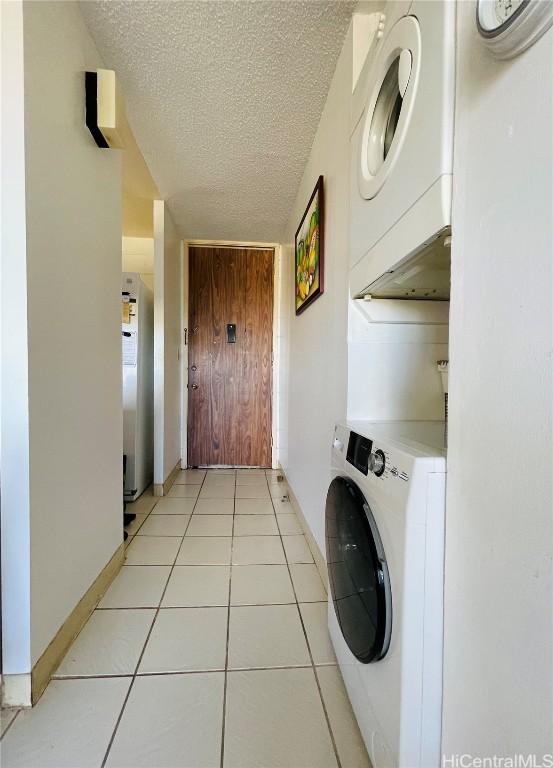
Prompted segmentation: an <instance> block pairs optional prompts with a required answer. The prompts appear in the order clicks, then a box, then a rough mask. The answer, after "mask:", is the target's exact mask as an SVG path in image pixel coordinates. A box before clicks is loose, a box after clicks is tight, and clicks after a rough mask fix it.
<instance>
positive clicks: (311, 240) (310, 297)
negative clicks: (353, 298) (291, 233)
mask: <svg viewBox="0 0 553 768" xmlns="http://www.w3.org/2000/svg"><path fill="white" fill-rule="evenodd" d="M294 281H295V297H296V315H299V314H301V312H303V311H304V309H307V307H308V306H309V305H310V304H312V303H313V302H314V301H315V299H317V298H318V297H319V296H320V295H321V294H322V293H323V292H324V190H323V177H322V176H319V178H318V180H317V183H316V184H315V189H314V190H313V193H312V195H311V197H310V198H309V202H308V203H307V208H306V209H305V213H304V214H303V217H302V220H301V222H300V225H299V227H298V229H297V231H296V239H295V270H294Z"/></svg>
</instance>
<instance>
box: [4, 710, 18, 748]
mask: <svg viewBox="0 0 553 768" xmlns="http://www.w3.org/2000/svg"><path fill="white" fill-rule="evenodd" d="M20 712H21V710H20V709H18V710H17V712H16V713H15V715H14V716H13V717H12V719H11V720H10V722H9V723H8V724H7V726H6V728H5V730H4V733H3V734H2V736H0V741H2V740H3V739H4V736H5V735H6V734H7V732H8V731H9V730H10V728H11V727H12V725H13V724H14V723H15V721H16V719H17V716H18V714H19V713H20Z"/></svg>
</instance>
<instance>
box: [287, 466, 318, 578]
mask: <svg viewBox="0 0 553 768" xmlns="http://www.w3.org/2000/svg"><path fill="white" fill-rule="evenodd" d="M278 469H279V471H280V472H282V474H283V476H284V479H285V480H286V485H287V486H288V496H289V498H290V504H291V505H292V508H293V510H294V512H295V513H296V515H297V517H298V520H299V521H300V525H301V527H302V530H303V532H304V534H305V538H306V539H307V544H308V546H309V549H310V550H311V554H312V555H313V560H314V561H315V565H316V566H317V570H318V571H319V575H320V577H321V580H322V582H323V584H324V588H325V590H326V591H327V593H328V571H327V567H326V559H325V557H324V555H323V553H322V552H321V550H320V549H319V545H318V544H317V542H316V541H315V537H314V536H313V533H312V532H311V528H310V527H309V524H308V522H307V520H306V519H305V515H304V514H303V510H302V508H301V506H300V503H299V501H298V500H297V498H296V495H295V494H294V491H293V490H292V486H291V485H290V482H289V480H288V478H287V477H286V472H285V471H284V470H283V469H282V467H278Z"/></svg>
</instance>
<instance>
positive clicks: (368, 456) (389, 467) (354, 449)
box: [333, 430, 409, 482]
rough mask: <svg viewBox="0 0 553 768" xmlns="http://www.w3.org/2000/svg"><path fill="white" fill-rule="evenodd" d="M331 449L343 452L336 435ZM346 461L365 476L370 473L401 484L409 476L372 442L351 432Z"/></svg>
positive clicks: (341, 444)
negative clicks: (395, 480)
mask: <svg viewBox="0 0 553 768" xmlns="http://www.w3.org/2000/svg"><path fill="white" fill-rule="evenodd" d="M333 447H334V449H335V450H339V451H340V452H342V451H343V450H344V444H343V442H342V441H341V440H340V438H339V437H338V435H336V436H335V438H334V442H333ZM346 461H347V462H348V463H349V464H351V465H352V466H354V467H355V468H356V469H357V470H359V472H362V473H363V474H364V475H367V476H368V474H369V472H370V473H371V474H372V475H374V476H375V477H381V478H382V479H383V480H386V479H388V478H393V479H397V480H403V482H407V481H408V480H409V475H408V474H407V473H406V472H404V471H402V470H401V469H400V468H399V467H396V466H395V465H394V464H393V463H392V460H391V457H390V456H389V454H388V452H387V451H385V450H383V449H382V448H379V447H378V446H375V444H374V441H373V440H370V439H369V438H368V437H364V436H363V435H359V434H357V432H354V431H353V430H352V431H350V433H349V439H348V446H347V453H346Z"/></svg>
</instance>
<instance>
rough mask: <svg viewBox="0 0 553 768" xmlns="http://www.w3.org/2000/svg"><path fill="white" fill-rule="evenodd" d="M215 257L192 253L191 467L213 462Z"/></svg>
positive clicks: (208, 253)
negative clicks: (213, 302) (212, 409)
mask: <svg viewBox="0 0 553 768" xmlns="http://www.w3.org/2000/svg"><path fill="white" fill-rule="evenodd" d="M212 261H213V254H212V252H211V250H208V249H207V248H205V249H204V248H191V249H190V252H189V275H190V277H189V292H190V300H189V310H188V316H189V325H190V331H189V334H188V339H189V341H188V463H189V464H192V465H193V466H200V465H203V464H208V463H209V462H210V461H211V413H210V402H209V401H210V397H209V392H210V380H211V355H210V352H211V340H212V320H211V314H212V313H211V272H212Z"/></svg>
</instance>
